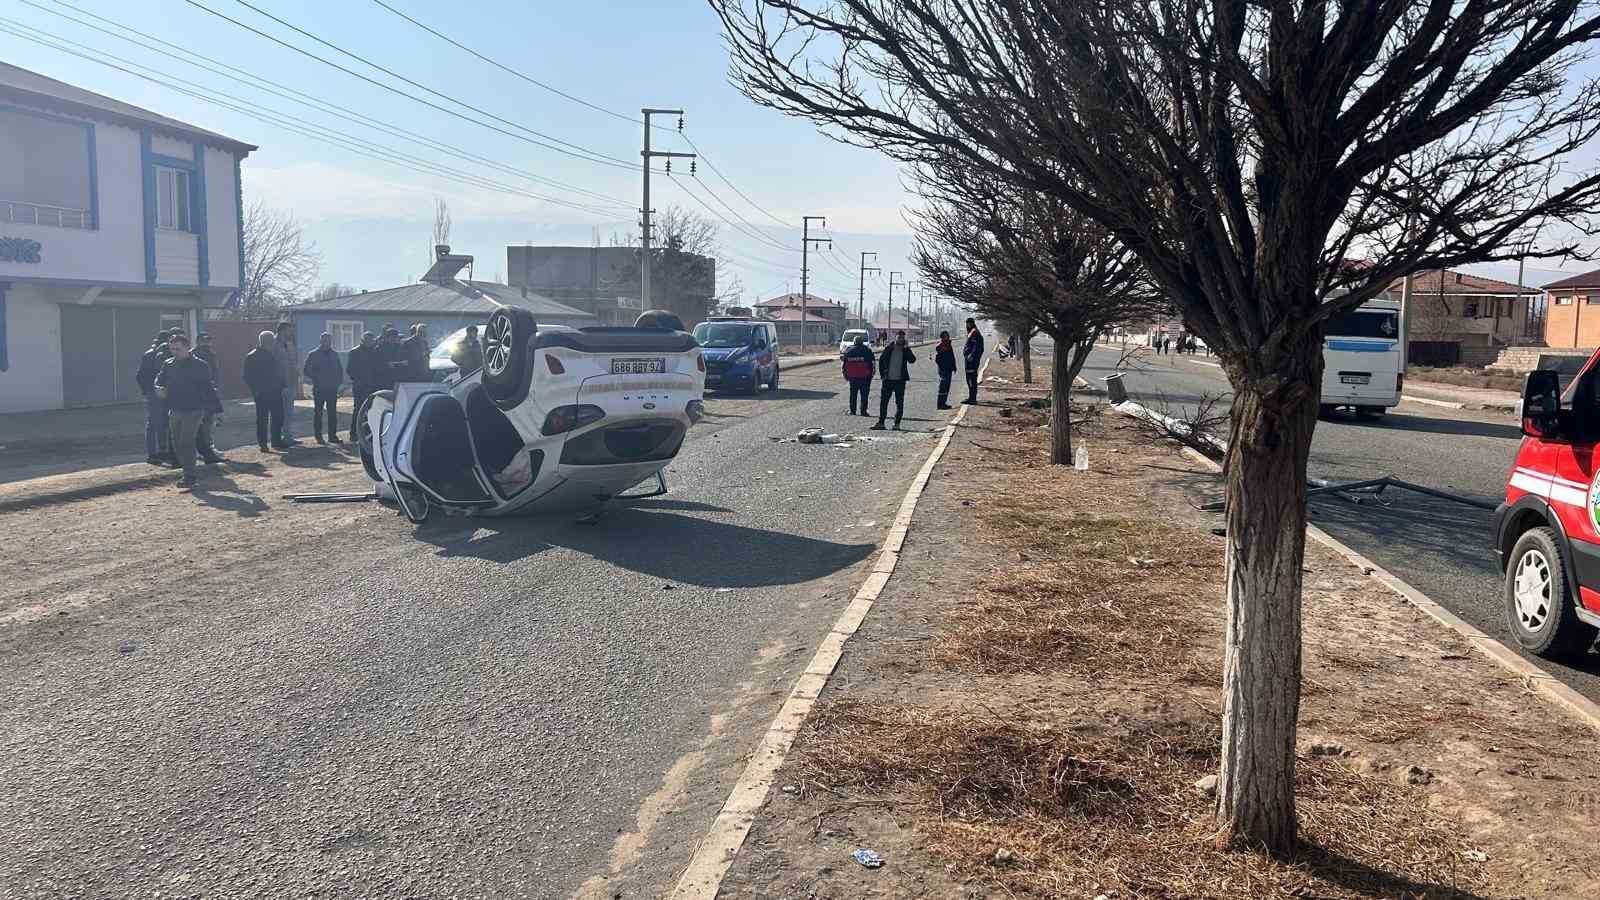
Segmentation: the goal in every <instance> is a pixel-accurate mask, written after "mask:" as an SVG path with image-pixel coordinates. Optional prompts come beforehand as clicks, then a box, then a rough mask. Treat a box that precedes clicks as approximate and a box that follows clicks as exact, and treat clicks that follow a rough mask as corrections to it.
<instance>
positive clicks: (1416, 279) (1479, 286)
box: [1389, 269, 1539, 295]
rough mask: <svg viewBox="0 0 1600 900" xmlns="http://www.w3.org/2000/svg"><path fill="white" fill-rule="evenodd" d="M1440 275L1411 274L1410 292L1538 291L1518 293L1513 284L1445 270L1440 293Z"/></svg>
mask: <svg viewBox="0 0 1600 900" xmlns="http://www.w3.org/2000/svg"><path fill="white" fill-rule="evenodd" d="M1440 275H1441V272H1440V270H1438V269H1424V270H1422V271H1420V272H1414V273H1412V275H1411V290H1412V292H1413V293H1417V294H1439V293H1444V294H1513V295H1514V294H1517V293H1523V294H1529V293H1532V294H1537V293H1538V292H1539V289H1538V288H1534V287H1523V288H1521V290H1520V291H1519V290H1518V288H1517V286H1516V285H1515V284H1512V283H1511V282H1509V281H1500V280H1498V279H1495V278H1484V277H1483V276H1481V275H1469V274H1467V273H1466V272H1457V271H1455V270H1453V269H1445V270H1444V271H1443V273H1442V275H1443V277H1444V290H1443V291H1440V290H1439V278H1440ZM1404 281H1405V279H1403V278H1396V279H1395V281H1394V284H1391V285H1390V286H1389V289H1390V290H1392V291H1398V290H1400V287H1401V285H1402V284H1403V283H1404Z"/></svg>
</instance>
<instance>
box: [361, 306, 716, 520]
mask: <svg viewBox="0 0 1600 900" xmlns="http://www.w3.org/2000/svg"><path fill="white" fill-rule="evenodd" d="M649 315H650V314H647V317H648V316H649ZM641 321H642V322H644V321H649V320H648V319H647V318H642V319H641ZM658 321H659V320H658ZM664 324H668V326H669V327H665V328H652V327H635V328H568V327H565V326H560V325H557V326H543V327H541V326H539V325H538V323H537V322H535V321H534V317H533V315H532V314H531V313H529V312H528V311H527V310H525V309H522V308H520V307H502V308H500V309H497V310H495V312H494V313H493V314H492V315H491V316H490V318H489V322H488V325H487V328H486V329H485V335H484V338H485V339H484V342H483V358H484V362H483V368H482V369H480V370H478V371H476V372H462V373H458V375H457V376H455V377H454V378H452V379H451V380H450V381H449V382H447V383H444V384H434V383H425V382H424V383H402V384H400V385H397V386H396V387H395V389H394V390H393V391H379V392H377V393H375V394H373V395H372V397H371V398H370V399H369V400H368V401H367V402H366V404H365V405H364V406H363V408H362V409H361V410H360V411H359V412H358V413H357V417H358V423H359V430H358V435H359V438H360V440H359V447H360V452H361V462H362V464H363V465H364V466H365V468H366V471H367V475H368V476H369V477H370V478H371V479H372V480H373V482H375V483H376V485H377V491H378V496H379V497H380V498H384V499H393V500H394V501H395V502H396V503H398V504H399V506H400V510H401V512H403V513H404V514H405V515H406V517H407V518H409V519H410V520H412V521H413V522H422V521H424V520H426V519H427V518H428V515H429V513H430V512H431V511H432V509H433V508H434V507H436V506H442V507H446V508H448V509H451V510H454V511H458V512H465V513H469V514H473V515H484V516H501V515H508V514H512V513H518V512H526V511H533V510H555V509H574V508H583V507H592V506H595V505H598V504H601V503H604V502H605V501H607V500H610V499H612V498H614V497H617V496H618V495H620V494H623V493H624V492H625V491H628V490H629V489H630V488H633V487H635V486H637V485H639V484H642V483H644V482H646V481H652V480H654V481H655V482H656V485H657V490H656V493H664V492H665V490H666V483H665V480H664V479H663V478H662V477H661V470H662V469H663V468H665V467H666V465H667V463H668V462H670V461H671V460H672V458H673V457H675V456H676V455H677V453H678V448H679V447H681V446H682V445H683V439H684V435H685V433H686V432H687V431H688V429H689V426H691V425H693V424H694V423H695V422H696V421H697V420H698V419H699V418H700V416H701V415H702V413H703V410H704V403H703V400H702V397H703V394H704V391H705V378H706V376H705V362H704V360H702V359H701V356H700V348H699V346H698V345H697V344H696V343H695V340H694V338H693V337H691V336H690V335H688V334H686V333H684V332H683V331H682V330H681V325H679V324H678V323H676V321H675V317H672V316H670V315H668V316H667V317H666V318H665V320H664ZM655 495H656V494H654V493H652V494H643V495H638V496H655Z"/></svg>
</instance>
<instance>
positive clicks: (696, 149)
mask: <svg viewBox="0 0 1600 900" xmlns="http://www.w3.org/2000/svg"><path fill="white" fill-rule="evenodd" d="M683 140H684V142H685V143H687V144H688V145H689V149H691V150H693V151H694V152H695V153H697V154H699V158H700V161H701V162H703V163H705V164H706V168H708V169H710V170H711V171H712V172H713V173H714V174H715V175H716V176H717V177H718V178H720V179H722V183H723V184H726V185H727V186H728V187H730V188H732V189H733V192H734V193H735V194H738V195H739V196H740V197H742V198H744V202H746V203H748V204H750V205H751V206H752V207H753V208H755V209H758V210H760V211H761V213H762V215H764V216H766V217H767V218H769V219H771V220H772V221H774V222H777V223H778V224H779V225H781V226H783V227H784V228H793V227H794V226H793V225H789V224H787V223H785V222H784V221H783V220H782V219H780V218H778V217H777V216H775V215H773V214H772V213H771V212H768V211H767V209H766V207H763V206H762V205H761V204H759V203H757V202H755V201H754V200H751V199H750V197H749V196H748V195H747V194H745V192H744V191H741V190H739V188H738V186H736V185H735V184H734V183H733V182H732V181H729V180H728V176H726V175H724V174H722V170H721V169H719V168H717V167H716V166H715V165H713V164H712V162H711V160H710V158H708V157H707V156H706V155H705V153H704V152H702V151H701V149H700V148H699V147H697V146H695V143H694V141H693V140H692V139H690V137H689V136H688V135H687V134H684V135H683Z"/></svg>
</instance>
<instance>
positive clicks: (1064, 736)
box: [718, 369, 1600, 900]
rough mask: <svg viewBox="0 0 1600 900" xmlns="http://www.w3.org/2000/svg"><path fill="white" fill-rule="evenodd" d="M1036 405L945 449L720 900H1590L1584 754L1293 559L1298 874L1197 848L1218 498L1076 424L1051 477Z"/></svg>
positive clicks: (1404, 608)
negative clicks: (857, 857) (805, 899)
mask: <svg viewBox="0 0 1600 900" xmlns="http://www.w3.org/2000/svg"><path fill="white" fill-rule="evenodd" d="M1002 371H1004V370H1003V369H1002ZM1006 374H1010V373H1009V372H1008V373H1006ZM1030 391H1031V394H1032V395H1033V396H1037V395H1039V394H1042V393H1043V389H1042V388H1032V389H1029V388H1027V387H1025V386H1022V385H1007V393H1010V394H1013V395H1016V397H1014V398H1013V400H1014V402H1015V406H1014V408H1013V409H1012V410H1011V414H1010V415H1009V416H1006V417H1003V418H1002V417H1001V416H999V415H998V414H996V413H995V412H994V411H992V410H984V409H979V410H975V412H976V415H969V416H968V417H967V418H966V420H965V422H964V423H963V427H962V428H960V429H959V430H958V432H957V435H956V437H955V438H954V439H953V440H952V442H951V444H950V445H949V447H948V450H947V452H946V453H945V455H944V457H943V461H942V462H941V463H940V465H939V467H938V469H937V470H936V471H935V472H934V473H933V477H932V478H931V479H930V481H929V484H928V487H927V491H926V493H925V494H924V495H923V496H922V498H921V501H920V503H919V506H918V510H917V525H916V527H915V528H913V529H912V530H911V532H910V533H909V534H908V536H907V538H906V539H905V541H904V544H903V547H902V548H901V549H900V551H899V554H898V566H897V569H896V572H895V576H894V578H893V580H892V581H890V582H889V583H888V584H887V585H886V587H885V589H884V590H883V591H882V592H881V594H880V596H879V597H878V599H877V601H876V603H875V604H874V608H873V611H872V615H871V616H869V617H867V619H866V620H865V621H864V622H863V623H861V625H860V626H859V629H858V633H857V634H856V635H855V636H854V637H853V638H852V640H851V643H850V645H849V648H850V649H849V652H848V653H846V654H845V656H844V658H843V659H842V660H841V661H840V662H839V663H838V667H837V669H836V670H835V671H834V673H833V676H832V678H831V680H830V682H829V684H828V687H827V689H826V690H825V691H824V692H823V694H822V696H821V698H820V699H819V701H818V702H817V703H816V707H815V709H814V710H813V712H812V714H811V716H810V717H809V719H808V721H807V722H806V723H805V724H804V725H803V726H802V727H801V728H800V731H799V734H798V735H797V736H796V737H795V738H793V749H792V750H791V752H790V753H789V758H788V760H787V761H786V762H785V763H784V765H783V766H782V767H781V768H780V769H779V771H778V772H777V774H776V775H775V776H774V784H773V789H772V790H771V793H770V794H769V796H768V799H767V802H766V803H765V804H764V805H763V806H761V807H760V808H759V810H757V811H755V812H753V813H749V815H750V816H751V817H752V818H753V819H754V822H753V823H752V824H751V825H750V826H749V834H748V837H747V839H746V842H745V846H744V849H743V850H742V851H741V852H740V853H739V855H738V858H737V859H735V860H734V861H733V862H732V865H731V871H730V873H729V875H728V876H727V878H726V880H725V881H724V884H723V890H722V893H721V894H719V895H718V896H721V897H723V898H729V900H731V898H767V897H780V896H782V897H789V896H794V897H801V896H816V897H890V896H928V897H932V896H939V897H945V896H951V897H977V896H1041V897H1071V898H1085V900H1088V898H1094V897H1097V896H1101V895H1104V896H1107V897H1142V896H1151V897H1154V896H1182V897H1215V898H1223V897H1227V898H1232V897H1247V896H1248V897H1269V896H1272V897H1277V896H1319V897H1329V898H1355V897H1372V896H1464V897H1480V898H1486V897H1510V896H1518V897H1549V898H1564V897H1573V896H1600V890H1597V888H1600V885H1597V883H1596V880H1595V876H1594V874H1593V872H1594V871H1596V865H1595V864H1596V862H1597V861H1600V859H1597V858H1600V851H1596V850H1595V846H1596V842H1595V838H1596V837H1597V836H1600V834H1597V828H1596V826H1595V824H1594V820H1593V817H1592V815H1591V814H1590V813H1591V810H1589V809H1588V808H1587V807H1588V806H1589V804H1590V803H1591V800H1590V799H1589V794H1588V793H1586V792H1585V791H1586V787H1585V786H1586V785H1587V784H1589V783H1592V782H1593V781H1594V776H1592V775H1591V774H1589V772H1588V766H1587V762H1586V760H1587V758H1588V756H1589V755H1590V754H1591V753H1592V752H1593V750H1594V745H1595V735H1594V733H1593V732H1592V731H1590V730H1589V729H1587V728H1581V727H1578V726H1577V725H1575V724H1573V723H1571V722H1570V721H1568V720H1567V719H1566V718H1565V717H1564V716H1563V715H1561V713H1560V712H1559V711H1557V710H1553V709H1551V708H1549V707H1548V706H1547V705H1545V704H1543V703H1538V702H1534V703H1529V702H1527V701H1526V699H1525V698H1526V696H1527V693H1526V687H1525V685H1524V683H1523V680H1522V679H1519V678H1515V677H1508V676H1507V674H1506V673H1505V672H1504V671H1502V670H1501V669H1499V668H1498V667H1496V666H1494V665H1491V664H1489V661H1488V660H1484V659H1483V658H1482V657H1481V656H1479V655H1477V654H1474V653H1472V652H1471V646H1472V642H1470V641H1468V640H1467V639H1465V638H1463V637H1461V636H1459V635H1458V634H1457V633H1456V632H1454V631H1449V630H1445V629H1440V628H1438V626H1437V625H1436V624H1435V622H1434V621H1433V619H1431V618H1429V617H1428V616H1427V615H1426V614H1425V613H1424V612H1423V611H1422V610H1420V609H1419V608H1417V607H1415V606H1413V605H1412V604H1410V603H1407V602H1403V601H1402V600H1401V598H1398V597H1396V596H1395V595H1394V592H1393V591H1392V590H1391V589H1390V587H1389V586H1387V585H1385V584H1382V583H1380V582H1377V581H1374V580H1373V579H1371V578H1369V577H1367V575H1366V574H1364V573H1363V572H1362V571H1361V569H1360V568H1358V567H1357V566H1355V565H1352V562H1351V561H1350V560H1348V559H1346V558H1345V557H1343V556H1342V555H1340V554H1338V553H1336V552H1335V550H1334V549H1332V548H1329V547H1325V546H1323V545H1321V544H1320V543H1315V542H1313V543H1311V544H1310V545H1309V546H1308V548H1307V552H1306V561H1305V566H1306V572H1305V576H1304V578H1305V585H1306V587H1305V593H1304V608H1305V622H1306V627H1305V635H1304V640H1303V649H1302V653H1303V659H1304V662H1303V669H1302V671H1303V676H1302V681H1301V697H1302V699H1301V702H1300V743H1299V746H1298V748H1297V761H1296V784H1297V788H1296V794H1297V805H1298V812H1299V819H1300V822H1301V834H1302V849H1301V850H1300V852H1298V853H1296V854H1295V856H1294V857H1293V858H1290V859H1287V860H1275V859H1270V858H1268V857H1266V856H1263V855H1260V854H1255V853H1236V852H1231V851H1227V850H1224V849H1221V848H1219V847H1218V845H1217V844H1216V843H1215V841H1214V833H1215V825H1214V821H1213V819H1212V803H1213V801H1212V800H1211V799H1210V797H1209V796H1208V795H1207V794H1206V793H1205V791H1206V784H1207V780H1208V779H1207V776H1209V775H1211V774H1214V773H1215V772H1216V770H1217V765H1218V754H1219V751H1220V732H1219V731H1218V728H1217V726H1218V723H1219V722H1220V720H1221V691H1220V681H1221V662H1220V660H1221V647H1222V642H1223V635H1222V619H1223V611H1222V594H1223V592H1222V560H1221V556H1222V553H1221V551H1222V544H1223V542H1222V539H1221V538H1219V537H1216V536H1215V535H1214V534H1212V532H1211V529H1213V528H1214V527H1215V526H1216V524H1217V522H1218V520H1217V517H1216V516H1215V515H1213V514H1205V513H1201V512H1199V511H1197V510H1195V509H1194V507H1193V505H1192V500H1193V499H1194V498H1196V497H1199V496H1204V495H1209V494H1211V493H1212V492H1214V490H1215V476H1214V475H1213V474H1212V473H1211V472H1210V471H1207V470H1202V469H1201V468H1200V467H1199V466H1197V465H1195V464H1194V462H1192V461H1191V460H1190V459H1188V458H1187V457H1186V456H1184V455H1180V453H1179V452H1178V447H1177V446H1176V445H1175V444H1174V443H1173V442H1171V441H1170V440H1167V439H1164V438H1162V437H1160V436H1157V435H1152V434H1151V433H1150V431H1149V430H1148V426H1146V425H1144V424H1143V423H1140V422H1139V421H1138V420H1137V419H1135V418H1132V417H1123V416H1112V415H1109V414H1100V415H1096V414H1095V413H1094V412H1093V411H1092V410H1085V411H1084V412H1083V418H1084V420H1085V425H1084V431H1082V432H1079V433H1077V434H1075V439H1076V440H1078V441H1079V442H1080V446H1085V447H1086V448H1087V450H1088V454H1089V459H1090V470H1089V471H1088V472H1073V471H1068V470H1064V469H1062V468H1060V467H1051V466H1048V465H1046V464H1045V458H1046V456H1045V453H1046V448H1047V442H1048V429H1043V428H1041V426H1043V425H1044V424H1045V416H1044V414H1043V413H1042V412H1038V411H1032V410H1030V409H1029V408H1028V407H1027V406H1026V405H1025V404H1024V403H1022V402H1019V400H1018V398H1021V397H1023V396H1024V395H1026V394H1029V393H1030ZM997 393H998V392H997V391H994V390H991V392H990V397H991V398H992V397H995V396H996V395H997ZM1079 416H1080V413H1079V411H1077V410H1075V411H1074V414H1073V418H1074V420H1075V422H1076V421H1077V420H1078V419H1079ZM1074 431H1075V432H1078V429H1077V428H1075V429H1074ZM980 432H982V433H980ZM858 849H867V850H871V851H873V854H875V856H874V857H873V858H874V859H881V860H882V861H883V862H882V866H881V867H880V868H874V869H870V870H869V869H867V868H864V867H863V866H862V865H860V864H858V863H857V862H855V861H854V860H853V859H852V854H854V852H855V851H856V850H858Z"/></svg>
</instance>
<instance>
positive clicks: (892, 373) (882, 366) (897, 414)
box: [871, 331, 917, 431]
mask: <svg viewBox="0 0 1600 900" xmlns="http://www.w3.org/2000/svg"><path fill="white" fill-rule="evenodd" d="M916 361H917V355H916V354H915V353H912V352H911V347H910V345H909V344H907V343H906V333H905V332H904V331H896V332H895V333H894V342H893V343H891V344H890V345H889V346H887V347H885V348H883V352H882V353H880V354H878V377H879V378H880V379H882V381H883V387H882V388H880V389H879V391H878V421H877V423H876V424H874V425H873V426H872V429H871V430H873V431H882V430H883V420H884V419H886V418H888V415H889V398H891V397H893V398H894V430H895V431H899V430H900V418H901V416H903V415H905V411H906V382H907V381H910V380H911V364H912V363H914V362H916Z"/></svg>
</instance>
